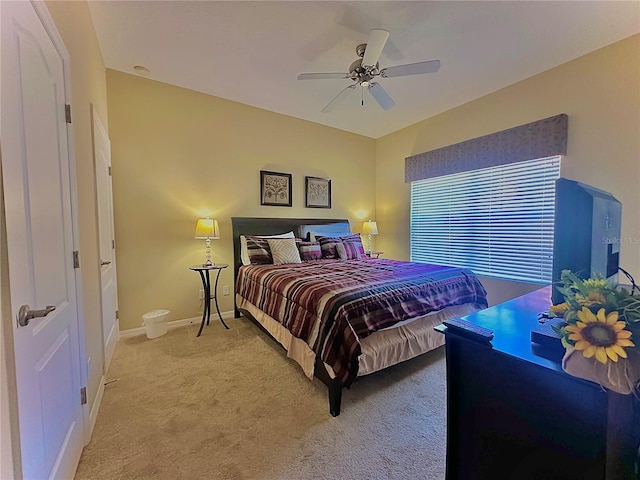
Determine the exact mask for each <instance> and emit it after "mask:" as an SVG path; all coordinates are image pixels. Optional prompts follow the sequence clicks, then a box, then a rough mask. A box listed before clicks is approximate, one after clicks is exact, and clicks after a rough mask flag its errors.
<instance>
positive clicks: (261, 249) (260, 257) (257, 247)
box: [246, 236, 273, 265]
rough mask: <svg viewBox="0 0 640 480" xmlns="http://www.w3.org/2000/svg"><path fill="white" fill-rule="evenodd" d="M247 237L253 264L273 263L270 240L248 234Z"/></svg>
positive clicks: (250, 260) (248, 249)
mask: <svg viewBox="0 0 640 480" xmlns="http://www.w3.org/2000/svg"><path fill="white" fill-rule="evenodd" d="M246 239H247V251H248V254H249V262H250V263H251V265H267V264H269V263H273V259H272V258H271V250H270V249H269V242H267V239H266V238H261V237H249V236H247V237H246Z"/></svg>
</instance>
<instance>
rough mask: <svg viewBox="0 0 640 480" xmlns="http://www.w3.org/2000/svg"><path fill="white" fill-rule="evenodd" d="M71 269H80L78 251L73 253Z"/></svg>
mask: <svg viewBox="0 0 640 480" xmlns="http://www.w3.org/2000/svg"><path fill="white" fill-rule="evenodd" d="M73 268H80V254H79V253H78V250H74V251H73Z"/></svg>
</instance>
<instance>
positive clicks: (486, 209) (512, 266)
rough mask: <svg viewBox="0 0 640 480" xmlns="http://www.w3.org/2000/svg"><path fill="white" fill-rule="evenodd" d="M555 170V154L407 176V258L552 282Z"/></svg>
mask: <svg viewBox="0 0 640 480" xmlns="http://www.w3.org/2000/svg"><path fill="white" fill-rule="evenodd" d="M559 176H560V157H559V156H555V157H549V158H543V159H537V160H530V161H526V162H517V163H510V164H507V165H500V166H497V167H490V168H484V169H481V170H472V171H468V172H463V173H456V174H453V175H445V176H441V177H435V178H428V179H425V180H418V181H414V182H411V261H414V262H424V263H437V264H444V265H453V266H456V267H465V268H469V269H471V270H473V271H474V272H475V273H476V274H478V275H483V276H487V277H496V278H503V279H507V280H520V281H526V282H533V283H551V268H552V263H553V225H554V212H555V205H554V204H555V181H556V179H557V178H558V177H559Z"/></svg>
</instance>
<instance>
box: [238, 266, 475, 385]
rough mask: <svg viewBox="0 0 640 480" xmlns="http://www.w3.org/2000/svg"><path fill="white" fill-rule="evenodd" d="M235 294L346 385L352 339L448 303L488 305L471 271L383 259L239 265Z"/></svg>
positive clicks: (352, 362)
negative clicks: (305, 347)
mask: <svg viewBox="0 0 640 480" xmlns="http://www.w3.org/2000/svg"><path fill="white" fill-rule="evenodd" d="M236 292H237V293H238V294H239V295H240V296H241V297H243V298H244V299H246V300H248V301H249V302H250V303H252V304H253V305H255V306H256V307H258V308H259V309H260V310H262V311H263V312H265V313H266V314H267V315H269V316H270V317H272V318H274V319H276V320H277V321H278V322H280V323H281V324H282V325H283V326H284V327H285V328H287V329H288V330H289V331H290V332H291V333H292V334H293V335H294V336H295V337H298V338H300V339H302V340H304V341H305V342H306V343H307V344H308V345H309V346H310V347H311V348H312V349H313V351H314V352H315V353H316V355H320V358H321V359H322V360H323V361H324V362H326V363H327V364H328V365H330V366H331V367H332V368H333V370H334V372H335V374H336V376H337V378H338V379H339V380H340V381H342V382H343V384H344V385H345V386H349V385H350V384H351V382H353V380H354V379H355V377H356V376H357V374H358V357H359V355H360V353H361V351H360V342H359V340H360V339H362V338H365V337H367V336H368V335H370V334H372V333H373V332H376V331H378V330H381V329H383V328H387V327H390V326H392V325H394V324H396V323H398V322H400V321H403V320H407V319H410V318H413V317H418V316H421V315H426V314H428V313H431V312H436V311H439V310H442V309H443V308H445V307H448V306H452V305H462V304H465V303H472V304H475V305H476V306H477V307H478V308H485V307H486V306H487V298H486V291H485V289H484V288H483V286H482V284H481V283H480V281H479V280H478V278H477V277H476V276H475V275H474V274H473V272H471V271H470V270H466V269H461V268H455V267H448V266H442V265H429V264H423V263H410V262H401V261H397V260H387V259H369V258H367V259H360V260H348V261H341V260H321V261H314V262H305V263H300V264H291V265H251V266H243V267H240V271H239V274H238V281H237V285H236Z"/></svg>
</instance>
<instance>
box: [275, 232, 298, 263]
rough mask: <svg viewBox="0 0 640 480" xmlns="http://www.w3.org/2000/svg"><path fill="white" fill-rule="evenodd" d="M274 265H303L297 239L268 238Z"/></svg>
mask: <svg viewBox="0 0 640 480" xmlns="http://www.w3.org/2000/svg"><path fill="white" fill-rule="evenodd" d="M267 242H269V250H271V257H272V258H273V264H274V265H285V264H287V263H302V260H300V252H299V251H298V246H297V245H296V239H295V238H268V239H267Z"/></svg>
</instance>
